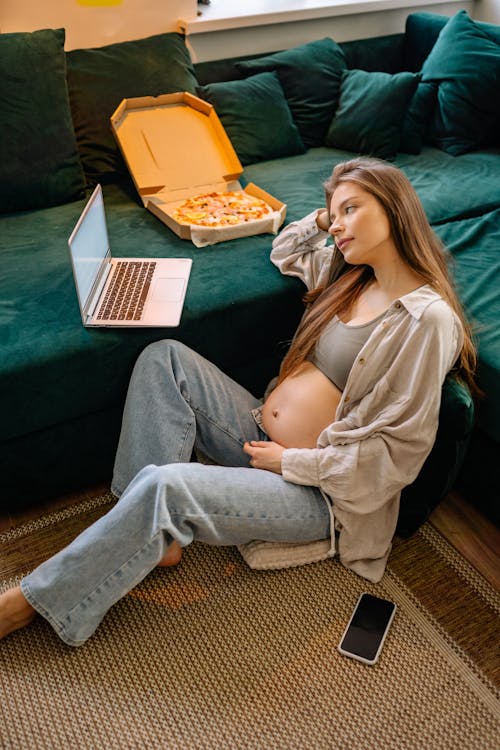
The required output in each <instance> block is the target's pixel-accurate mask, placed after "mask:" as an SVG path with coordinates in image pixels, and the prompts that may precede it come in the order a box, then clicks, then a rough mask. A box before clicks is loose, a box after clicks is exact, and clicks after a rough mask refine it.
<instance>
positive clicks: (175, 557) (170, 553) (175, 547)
mask: <svg viewBox="0 0 500 750" xmlns="http://www.w3.org/2000/svg"><path fill="white" fill-rule="evenodd" d="M181 557H182V547H181V546H180V544H179V542H175V541H174V542H172V544H171V545H170V547H169V548H168V550H167V551H166V552H165V554H164V555H163V557H162V558H161V560H160V562H159V563H158V567H159V568H170V567H171V566H172V565H178V564H179V563H180V561H181Z"/></svg>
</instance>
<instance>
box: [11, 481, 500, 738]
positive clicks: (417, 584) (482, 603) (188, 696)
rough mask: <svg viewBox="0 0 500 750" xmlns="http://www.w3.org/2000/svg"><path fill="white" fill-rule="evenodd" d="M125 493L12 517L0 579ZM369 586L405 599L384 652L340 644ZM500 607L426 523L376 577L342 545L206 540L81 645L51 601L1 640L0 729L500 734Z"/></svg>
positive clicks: (182, 734) (179, 734)
mask: <svg viewBox="0 0 500 750" xmlns="http://www.w3.org/2000/svg"><path fill="white" fill-rule="evenodd" d="M112 503H113V498H112V496H111V495H104V496H101V497H96V498H93V499H88V500H86V501H85V502H82V503H80V504H79V505H76V506H73V507H70V508H68V509H65V510H63V511H60V512H55V513H52V514H50V515H47V516H45V517H43V518H41V519H40V520H37V521H33V522H29V523H26V524H24V525H22V526H18V527H16V528H14V529H12V530H10V531H8V532H5V533H3V534H0V588H1V589H2V590H4V589H6V588H8V587H9V586H12V585H13V584H14V583H16V582H17V581H19V579H20V577H21V576H22V575H23V574H24V573H26V572H27V571H29V570H30V569H32V568H33V567H34V566H35V565H36V564H38V563H39V562H41V561H42V560H43V559H45V558H46V557H48V556H49V555H50V554H52V553H53V552H55V551H56V550H57V549H59V548H60V547H62V546H63V545H65V544H66V543H67V542H69V541H70V540H71V539H72V538H73V537H74V536H75V535H76V534H77V533H78V532H79V531H80V530H81V529H83V528H84V527H85V526H87V525H88V524H89V523H91V522H92V521H93V520H95V519H96V518H97V517H99V516H100V515H101V514H102V513H103V512H105V511H106V510H107V509H108V508H110V507H111V505H112ZM362 591H371V592H372V593H374V594H376V595H378V596H382V597H385V598H389V599H392V600H393V601H394V602H396V604H397V605H398V610H397V613H396V617H395V620H394V623H393V626H392V628H391V631H390V633H389V636H388V638H387V640H386V643H385V645H384V649H383V651H382V655H381V657H380V660H379V662H378V663H377V664H376V665H375V666H365V665H363V664H361V663H359V662H356V661H354V660H352V659H348V658H346V657H344V656H341V655H340V654H339V653H338V652H337V644H338V642H339V639H340V636H341V634H342V632H343V629H344V627H345V625H346V623H347V621H348V619H349V616H350V614H351V612H352V609H353V607H354V605H355V602H356V600H357V598H358V596H359V594H360V593H361V592H362ZM499 609H500V601H499V597H498V595H497V594H496V593H495V591H494V590H493V589H492V587H491V586H490V585H489V584H488V583H487V582H486V581H485V580H484V579H483V578H482V577H481V576H480V575H478V574H477V573H476V572H475V571H474V569H473V568H471V567H470V566H469V565H468V563H467V562H466V561H465V560H464V559H463V558H461V557H460V555H459V554H458V553H456V552H455V551H454V550H453V549H452V548H451V547H450V546H449V545H448V544H447V543H446V542H445V541H444V540H443V539H442V537H441V536H440V535H439V534H437V532H436V531H434V530H433V528H432V527H431V526H430V525H429V524H426V525H425V526H424V527H423V528H422V530H421V531H419V532H418V533H417V534H416V535H414V537H412V538H411V539H409V540H404V541H397V543H396V544H395V547H394V550H393V552H392V555H391V558H390V563H389V567H388V571H387V572H386V574H385V576H384V578H383V580H382V582H381V583H380V584H378V585H371V584H368V583H367V582H365V581H364V580H363V579H361V578H359V577H357V576H356V575H355V574H354V573H352V572H350V571H348V570H346V569H344V568H343V567H342V566H341V565H340V564H339V563H338V562H336V561H332V560H329V561H325V562H321V563H316V564H314V565H306V566H303V567H300V568H294V569H288V570H282V571H265V572H262V571H252V570H250V569H249V568H248V567H247V566H246V564H245V563H244V562H243V560H242V559H241V557H240V556H239V554H238V552H237V550H236V549H235V548H232V547H229V548H212V547H209V546H207V545H203V544H198V543H196V544H193V545H191V546H190V547H189V548H187V550H186V551H185V554H184V558H183V561H182V563H181V565H180V566H178V567H177V568H175V569H156V570H155V571H153V572H152V573H151V574H150V575H149V576H148V577H147V578H146V579H145V580H144V581H143V583H142V584H140V585H139V586H138V587H137V588H136V589H134V590H133V591H132V592H131V593H130V594H129V595H128V596H126V597H125V598H124V599H123V600H122V601H121V602H119V603H118V604H117V605H116V606H115V607H114V608H113V609H112V610H111V611H110V613H109V614H108V615H107V617H106V618H105V620H104V622H103V624H102V625H101V627H100V628H99V630H98V631H97V633H96V634H95V635H94V636H93V637H92V638H91V639H90V640H89V641H88V642H87V643H86V644H85V645H84V646H82V647H81V648H79V649H71V648H69V647H67V646H65V645H64V644H63V643H62V642H61V641H60V640H59V639H58V638H57V636H56V635H55V633H54V632H53V631H52V629H51V628H50V626H49V625H48V624H47V623H46V622H45V621H44V620H43V619H42V618H37V619H36V620H35V622H34V623H33V625H31V626H30V627H28V628H25V629H24V630H22V631H18V632H17V633H14V634H12V635H10V636H9V637H8V638H6V639H5V640H3V641H1V642H0V678H1V679H0V693H1V694H0V746H1V748H6V749H11V748H14V749H15V750H18V749H20V748H23V749H24V748H30V750H38V748H48V749H50V750H57V749H58V748H61V749H64V750H67V748H77V749H80V748H82V749H86V748H89V749H90V748H91V749H93V750H94V749H97V750H100V749H101V748H106V750H108V749H111V748H119V749H120V750H121V749H122V748H125V749H131V750H133V749H134V748H151V747H154V748H162V749H163V748H167V749H169V748H175V749H176V750H177V749H184V748H186V749H188V750H193V748H202V749H203V750H205V748H207V749H208V748H216V749H217V750H221V749H224V748H237V749H238V748H263V749H264V748H265V749H266V750H267V749H268V748H279V750H283V749H284V748H301V750H304V748H305V749H308V748H311V749H314V750H318V749H320V748H325V749H328V750H330V749H335V748H339V749H341V750H350V749H351V748H352V749H353V750H365V749H371V748H374V749H376V750H379V749H385V748H394V749H396V748H397V750H401V749H402V748H404V749H413V748H415V749H417V748H418V750H420V749H422V750H438V748H450V750H456V749H457V748H461V749H465V750H472V749H475V748H477V749H478V750H490V749H491V750H498V748H499V747H500V721H499V713H500V711H499V707H500V703H499V689H498V686H499V683H500V663H499V626H498V622H499V621H498V613H499Z"/></svg>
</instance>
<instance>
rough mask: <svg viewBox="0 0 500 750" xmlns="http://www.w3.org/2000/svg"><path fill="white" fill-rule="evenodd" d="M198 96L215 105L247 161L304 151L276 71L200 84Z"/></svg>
mask: <svg viewBox="0 0 500 750" xmlns="http://www.w3.org/2000/svg"><path fill="white" fill-rule="evenodd" d="M198 96H200V97H201V98H202V99H205V100H206V101H207V102H209V103H210V104H212V105H213V107H214V108H215V111H216V112H217V114H218V116H219V117H220V119H221V121H222V124H223V125H224V129H225V130H226V132H227V134H228V136H229V138H230V140H231V143H232V144H233V146H234V149H235V151H236V153H237V154H238V157H239V160H240V161H241V163H242V164H243V165H245V164H252V163H253V162H256V161H266V160H267V159H276V158H279V157H281V156H292V155H294V154H302V153H304V151H305V147H304V144H303V143H302V139H301V137H300V135H299V131H298V130H297V126H296V125H295V123H294V121H293V118H292V114H291V112H290V107H289V106H288V103H287V100H286V98H285V95H284V93H283V89H282V87H281V84H280V81H279V78H278V75H277V73H275V72H274V71H272V72H270V73H258V74H257V75H254V76H250V78H246V79H243V80H241V81H227V82H223V83H211V84H208V85H206V86H199V87H198Z"/></svg>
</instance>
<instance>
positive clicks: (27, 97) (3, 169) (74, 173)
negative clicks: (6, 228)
mask: <svg viewBox="0 0 500 750" xmlns="http://www.w3.org/2000/svg"><path fill="white" fill-rule="evenodd" d="M64 38H65V32H64V29H43V30H41V31H33V32H32V33H28V32H26V33H24V32H18V33H12V34H0V132H1V134H2V135H1V138H0V207H1V208H0V211H2V212H5V211H18V210H25V209H32V208H44V207H47V206H54V205H57V204H60V203H65V202H66V201H71V200H75V199H76V198H79V197H80V196H81V195H82V194H83V189H84V176H83V172H82V168H81V165H80V160H79V156H78V151H77V148H76V141H75V133H74V130H73V123H72V120H71V110H70V107H69V99H68V88H67V85H66V57H65V53H64Z"/></svg>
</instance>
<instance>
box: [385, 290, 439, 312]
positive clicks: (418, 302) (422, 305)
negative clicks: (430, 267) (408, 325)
mask: <svg viewBox="0 0 500 750" xmlns="http://www.w3.org/2000/svg"><path fill="white" fill-rule="evenodd" d="M438 299H442V298H441V296H440V295H439V294H438V293H437V292H435V291H434V289H433V288H432V287H431V286H430V285H429V284H424V285H423V286H419V287H418V288H417V289H414V290H413V291H412V292H408V294H403V296H402V297H399V299H398V300H395V303H396V302H400V303H401V304H402V305H403V306H404V307H405V308H406V310H408V312H409V313H410V315H413V317H414V318H416V319H417V320H420V318H421V317H422V314H423V313H424V311H425V310H426V308H427V307H428V306H429V305H430V304H431V303H432V302H435V301H436V300H438Z"/></svg>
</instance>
